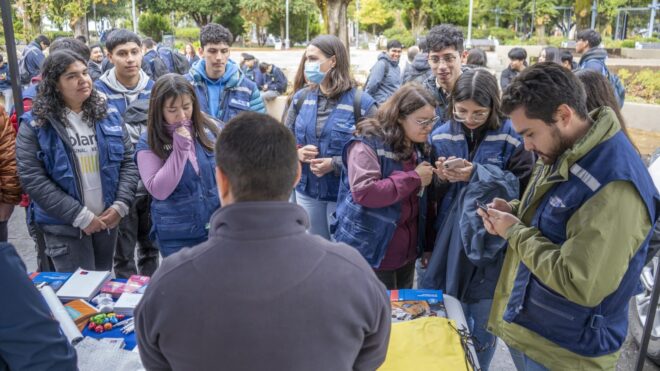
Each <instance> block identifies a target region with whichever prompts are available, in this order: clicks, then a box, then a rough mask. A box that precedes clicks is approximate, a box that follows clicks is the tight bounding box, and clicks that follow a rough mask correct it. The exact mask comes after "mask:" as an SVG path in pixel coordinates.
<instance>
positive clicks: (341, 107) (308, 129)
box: [293, 88, 375, 202]
mask: <svg viewBox="0 0 660 371" xmlns="http://www.w3.org/2000/svg"><path fill="white" fill-rule="evenodd" d="M355 90H356V89H355V88H353V89H351V90H347V91H346V92H344V93H343V94H342V95H341V97H340V98H339V102H338V104H337V107H336V108H335V109H334V110H333V111H332V112H331V113H330V116H329V117H328V120H327V121H326V123H325V126H324V127H323V130H322V131H321V135H320V137H317V136H316V112H317V109H318V93H319V90H318V89H313V90H312V91H310V92H309V94H308V95H307V98H306V99H305V102H303V105H302V107H300V111H299V112H298V116H297V117H296V121H295V124H294V134H295V136H296V144H298V145H299V146H306V145H308V144H313V145H315V146H316V147H317V148H318V150H319V155H318V156H317V158H327V157H335V156H341V155H342V151H343V149H344V145H345V144H346V143H347V142H348V141H349V140H350V139H351V138H352V137H353V132H354V131H355V116H354V114H353V97H354V96H355ZM302 91H303V90H301V91H299V92H298V93H296V96H295V97H294V100H293V101H294V102H295V101H296V99H299V98H300V96H301V92H302ZM374 104H375V101H374V100H373V98H372V97H371V96H370V95H369V94H367V93H362V97H361V101H360V106H361V110H362V112H361V116H362V117H364V115H365V114H366V113H367V112H369V109H370V108H371V107H372V106H373V105H374ZM296 191H298V192H300V193H303V194H305V195H307V196H309V197H312V198H315V199H318V200H321V201H333V202H334V201H337V193H338V191H339V176H337V175H335V173H334V171H331V172H329V173H327V174H325V175H324V176H322V177H320V178H319V177H317V176H316V175H314V174H313V173H312V171H311V170H310V167H309V164H307V163H303V164H302V175H301V178H300V183H298V185H297V186H296Z"/></svg>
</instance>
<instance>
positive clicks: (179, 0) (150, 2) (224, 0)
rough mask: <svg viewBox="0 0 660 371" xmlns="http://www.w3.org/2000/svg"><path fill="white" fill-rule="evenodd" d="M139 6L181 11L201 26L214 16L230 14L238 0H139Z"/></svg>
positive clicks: (166, 10) (153, 9)
mask: <svg viewBox="0 0 660 371" xmlns="http://www.w3.org/2000/svg"><path fill="white" fill-rule="evenodd" d="M139 6H140V9H142V10H149V11H150V12H153V13H160V14H169V13H170V12H177V11H178V12H182V13H184V14H186V15H188V16H190V17H191V18H192V19H193V20H194V21H195V23H196V24H197V25H198V26H200V27H201V26H204V25H206V24H207V23H209V22H211V20H212V19H213V18H215V17H224V16H227V15H228V14H230V13H231V12H232V11H233V10H234V8H236V7H237V6H238V0H141V1H139ZM221 19H222V18H221ZM221 23H222V24H224V22H221Z"/></svg>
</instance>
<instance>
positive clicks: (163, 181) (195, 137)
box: [135, 73, 220, 256]
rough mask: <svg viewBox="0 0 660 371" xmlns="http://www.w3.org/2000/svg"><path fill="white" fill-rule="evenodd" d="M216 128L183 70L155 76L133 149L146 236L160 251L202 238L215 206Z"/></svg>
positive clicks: (170, 251)
mask: <svg viewBox="0 0 660 371" xmlns="http://www.w3.org/2000/svg"><path fill="white" fill-rule="evenodd" d="M218 132H219V127H218V124H217V123H216V122H215V121H213V120H212V119H210V118H209V117H207V116H205V115H204V114H203V113H202V111H201V110H200V108H199V103H198V101H197V97H196V95H195V90H194V89H193V86H192V85H191V84H190V83H189V82H188V81H186V79H185V78H184V77H183V76H181V75H178V74H174V73H170V74H167V75H164V76H161V77H160V78H159V79H158V82H156V84H155V85H154V88H153V90H152V91H151V99H150V102H149V114H148V118H147V132H146V133H144V134H142V136H141V137H140V141H139V142H138V144H137V147H136V149H135V151H136V153H137V155H136V161H137V165H138V169H139V171H140V178H141V179H142V182H143V183H144V186H145V188H146V189H147V191H148V192H149V194H151V196H152V201H151V222H152V236H153V237H154V239H155V240H156V242H157V244H158V247H159V249H160V253H161V254H162V255H163V256H168V255H170V254H173V253H175V252H177V251H179V250H180V249H181V248H183V247H192V246H195V245H197V244H199V243H201V242H204V241H206V239H207V234H208V222H209V220H210V218H211V214H213V212H215V210H217V209H218V207H220V199H219V198H218V192H217V188H216V182H215V159H214V157H213V145H214V143H215V138H216V137H217V134H218Z"/></svg>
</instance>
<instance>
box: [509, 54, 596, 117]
mask: <svg viewBox="0 0 660 371" xmlns="http://www.w3.org/2000/svg"><path fill="white" fill-rule="evenodd" d="M562 104H566V105H568V106H569V107H571V108H572V109H573V110H574V111H575V112H576V114H577V115H578V116H579V117H580V118H582V119H586V118H587V116H588V113H587V95H586V93H585V92H584V87H583V86H582V84H581V83H580V80H579V79H578V78H577V77H576V76H575V75H574V74H573V72H571V71H569V70H567V69H566V68H564V67H563V66H562V65H560V64H557V63H555V62H543V63H537V64H535V65H534V66H532V67H529V68H525V69H524V70H523V71H522V72H521V73H520V74H519V75H518V77H516V78H515V79H514V80H513V81H512V82H511V84H509V86H507V88H506V89H505V90H504V94H503V95H502V112H503V113H504V114H505V115H510V114H511V112H513V111H515V110H516V109H518V108H521V107H522V108H523V109H524V110H525V115H526V116H527V117H529V118H531V119H539V120H542V121H544V122H545V123H546V124H548V125H552V124H554V123H555V122H556V121H555V118H554V115H555V112H556V111H557V108H558V107H559V106H560V105H562Z"/></svg>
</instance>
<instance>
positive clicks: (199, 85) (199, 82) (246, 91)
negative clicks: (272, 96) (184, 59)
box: [185, 59, 266, 122]
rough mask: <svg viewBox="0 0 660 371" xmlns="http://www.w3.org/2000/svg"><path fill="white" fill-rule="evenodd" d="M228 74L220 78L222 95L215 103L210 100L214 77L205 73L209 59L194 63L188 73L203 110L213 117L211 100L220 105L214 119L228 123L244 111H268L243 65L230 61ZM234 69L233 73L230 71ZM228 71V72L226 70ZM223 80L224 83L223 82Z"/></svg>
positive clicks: (188, 78)
mask: <svg viewBox="0 0 660 371" xmlns="http://www.w3.org/2000/svg"><path fill="white" fill-rule="evenodd" d="M227 71H228V72H229V73H230V75H228V76H223V77H221V81H220V84H221V86H220V96H219V97H218V100H217V101H216V102H209V99H210V98H209V88H208V84H209V83H212V80H210V79H209V78H208V76H206V61H205V60H204V59H200V60H199V61H197V63H195V64H193V66H192V67H191V68H190V72H188V73H187V74H186V75H185V78H186V80H188V81H190V82H191V83H192V84H193V86H194V87H195V92H196V93H197V101H198V102H199V107H200V109H201V110H202V112H204V113H206V114H208V115H210V116H214V115H213V113H212V112H211V111H212V109H211V106H212V105H213V104H212V103H215V104H217V106H215V107H217V113H216V115H215V116H214V118H216V119H218V120H220V121H222V122H229V120H231V118H232V117H234V116H236V115H237V114H239V113H241V112H243V111H254V112H261V113H265V112H266V106H265V105H264V101H263V100H262V99H261V93H260V92H259V89H258V88H257V85H256V84H255V83H254V82H252V81H251V80H250V79H248V78H246V77H245V75H244V74H243V72H242V71H241V69H240V68H238V67H237V66H236V64H235V63H234V62H233V61H229V62H228V63H227ZM231 71H233V73H232V72H231ZM225 74H226V73H225ZM223 82H224V83H223Z"/></svg>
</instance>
